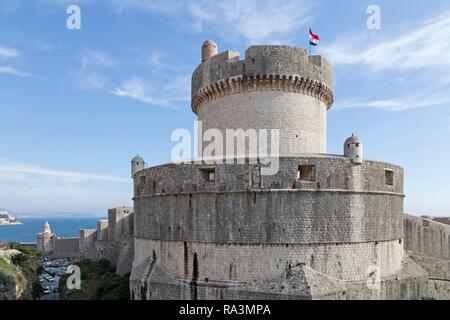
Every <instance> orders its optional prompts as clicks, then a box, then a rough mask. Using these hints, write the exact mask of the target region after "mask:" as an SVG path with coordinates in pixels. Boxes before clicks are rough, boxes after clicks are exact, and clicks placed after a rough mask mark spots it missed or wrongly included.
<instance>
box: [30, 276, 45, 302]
mask: <svg viewBox="0 0 450 320" xmlns="http://www.w3.org/2000/svg"><path fill="white" fill-rule="evenodd" d="M43 295H44V288H43V287H42V285H41V283H40V282H39V281H37V280H36V281H34V282H33V285H32V291H31V296H32V298H33V300H40V299H41V297H42V296H43Z"/></svg>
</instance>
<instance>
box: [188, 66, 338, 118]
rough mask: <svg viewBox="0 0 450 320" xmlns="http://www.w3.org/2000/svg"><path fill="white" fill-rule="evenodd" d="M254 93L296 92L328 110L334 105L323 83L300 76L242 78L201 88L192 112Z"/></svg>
mask: <svg viewBox="0 0 450 320" xmlns="http://www.w3.org/2000/svg"><path fill="white" fill-rule="evenodd" d="M252 91H284V92H295V93H300V94H304V95H308V96H311V97H314V98H316V99H319V100H320V101H322V102H323V103H325V105H326V106H327V108H330V107H331V105H332V104H333V99H334V98H333V92H332V91H331V89H329V88H328V87H327V86H326V85H324V84H323V83H321V82H319V81H316V80H311V79H307V78H304V77H299V76H292V75H290V76H285V75H284V76H280V75H263V76H252V77H247V78H243V77H242V76H236V77H231V78H227V79H223V80H219V81H217V82H215V83H213V84H211V85H208V86H206V87H203V88H201V89H200V90H198V91H197V92H195V93H194V94H193V96H192V111H194V113H197V111H198V109H199V108H200V107H201V106H202V105H203V104H205V103H208V102H210V101H212V100H215V99H217V98H220V97H223V96H228V95H233V94H239V93H244V92H252Z"/></svg>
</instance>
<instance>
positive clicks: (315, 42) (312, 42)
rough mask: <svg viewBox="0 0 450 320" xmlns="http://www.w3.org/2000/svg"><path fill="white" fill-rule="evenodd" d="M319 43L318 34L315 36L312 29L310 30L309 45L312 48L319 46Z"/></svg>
mask: <svg viewBox="0 0 450 320" xmlns="http://www.w3.org/2000/svg"><path fill="white" fill-rule="evenodd" d="M319 41H320V39H319V36H318V35H317V34H314V33H313V32H312V30H311V28H309V44H310V45H312V46H317V45H318V44H319Z"/></svg>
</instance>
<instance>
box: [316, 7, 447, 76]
mask: <svg viewBox="0 0 450 320" xmlns="http://www.w3.org/2000/svg"><path fill="white" fill-rule="evenodd" d="M449 34H450V15H449V14H446V15H443V16H440V17H438V18H436V19H434V20H431V21H425V22H423V23H421V24H420V25H419V26H418V27H416V28H415V29H414V30H412V31H410V32H408V33H406V34H401V35H398V36H392V35H389V38H388V39H385V40H384V41H381V42H379V43H377V44H375V45H373V46H371V47H364V45H363V43H362V42H363V41H366V40H367V39H366V38H365V37H363V38H360V39H358V36H356V35H345V36H341V37H338V39H337V40H336V41H335V42H334V43H333V44H331V45H330V46H328V47H324V48H323V50H322V51H323V52H324V53H325V54H326V55H327V57H329V59H330V60H331V61H332V62H333V63H335V64H363V65H367V66H370V67H371V68H372V69H374V70H383V69H395V70H409V69H423V68H430V67H432V68H440V67H445V68H450V37H449ZM366 36H368V34H366ZM348 39H352V41H348Z"/></svg>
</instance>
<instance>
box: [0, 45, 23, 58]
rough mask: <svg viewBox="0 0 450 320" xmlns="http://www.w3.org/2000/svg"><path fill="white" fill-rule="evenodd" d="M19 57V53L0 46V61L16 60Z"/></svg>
mask: <svg viewBox="0 0 450 320" xmlns="http://www.w3.org/2000/svg"><path fill="white" fill-rule="evenodd" d="M18 56H19V51H17V49H13V48H6V47H1V46H0V60H6V59H12V58H17V57H18Z"/></svg>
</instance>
